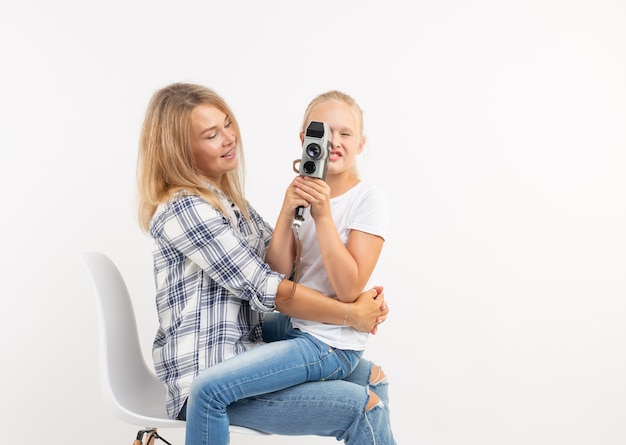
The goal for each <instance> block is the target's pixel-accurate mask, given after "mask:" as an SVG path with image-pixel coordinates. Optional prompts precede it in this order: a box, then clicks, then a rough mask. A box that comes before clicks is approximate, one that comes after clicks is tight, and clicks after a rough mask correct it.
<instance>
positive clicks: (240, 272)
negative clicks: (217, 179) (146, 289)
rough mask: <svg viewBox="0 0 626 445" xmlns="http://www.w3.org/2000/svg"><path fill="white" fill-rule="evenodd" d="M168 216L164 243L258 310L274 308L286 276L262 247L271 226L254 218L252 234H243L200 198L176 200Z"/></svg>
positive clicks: (162, 232)
mask: <svg viewBox="0 0 626 445" xmlns="http://www.w3.org/2000/svg"><path fill="white" fill-rule="evenodd" d="M164 216H165V218H164V220H163V224H162V226H161V233H160V237H161V239H162V240H163V241H165V242H168V243H169V244H170V245H171V247H173V248H174V249H176V250H177V251H178V252H180V253H181V254H183V255H184V256H185V257H187V258H189V259H190V260H191V261H193V263H195V264H196V265H198V267H200V268H201V269H202V270H203V271H204V273H206V274H208V275H209V277H210V278H211V279H212V280H213V281H214V282H215V283H216V284H217V285H219V286H222V287H224V288H226V289H228V291H229V293H231V294H232V295H234V296H237V297H238V298H241V299H243V300H247V301H249V302H250V305H251V307H252V309H254V310H256V311H260V312H268V311H272V310H274V308H275V303H274V299H275V297H276V293H277V290H278V284H279V283H280V281H281V280H282V279H283V278H284V275H282V274H279V273H278V272H274V271H272V270H271V269H270V267H269V266H268V265H267V264H266V263H265V262H263V259H262V255H263V254H264V252H259V251H258V250H257V249H258V246H259V245H264V244H265V239H264V238H266V237H267V236H268V235H267V234H266V233H265V232H266V231H267V230H266V228H261V227H258V226H256V223H255V222H254V221H253V226H254V227H251V231H250V233H249V234H245V235H243V234H241V233H240V232H239V231H237V230H235V229H234V228H233V226H232V225H231V224H230V222H229V221H228V220H227V218H225V217H224V216H223V215H222V214H221V213H220V212H219V211H218V210H217V209H215V208H214V207H213V206H211V205H210V204H209V203H208V202H206V201H205V200H203V199H202V198H200V197H198V196H183V197H181V198H178V199H176V200H174V201H173V202H172V203H171V206H170V208H169V209H168V210H167V211H166V215H164ZM257 221H258V220H257ZM259 242H260V243H259Z"/></svg>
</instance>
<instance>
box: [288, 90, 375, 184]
mask: <svg viewBox="0 0 626 445" xmlns="http://www.w3.org/2000/svg"><path fill="white" fill-rule="evenodd" d="M330 101H338V102H343V103H345V104H346V105H348V106H349V107H350V108H352V114H353V115H354V119H355V121H356V127H357V128H356V132H357V134H356V135H357V137H359V138H362V139H365V135H364V134H363V110H362V109H361V107H360V106H359V104H358V103H357V102H356V100H354V98H353V97H352V96H350V95H348V94H346V93H343V92H341V91H338V90H331V91H327V92H326V93H322V94H320V95H319V96H317V97H315V98H314V99H313V100H312V101H311V102H309V105H308V106H307V107H306V110H305V111H304V119H303V121H302V128H301V130H300V131H306V127H307V125H308V124H309V121H310V118H309V116H310V115H311V111H312V110H313V108H314V107H315V106H316V105H319V104H321V103H324V102H330ZM352 174H353V175H354V176H355V177H356V178H358V177H359V170H358V167H357V164H356V162H355V163H354V164H353V165H352Z"/></svg>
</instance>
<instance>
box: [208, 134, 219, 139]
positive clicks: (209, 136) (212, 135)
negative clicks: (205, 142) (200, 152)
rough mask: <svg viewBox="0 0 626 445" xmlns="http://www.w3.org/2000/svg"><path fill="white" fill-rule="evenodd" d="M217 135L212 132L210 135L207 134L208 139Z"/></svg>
mask: <svg viewBox="0 0 626 445" xmlns="http://www.w3.org/2000/svg"><path fill="white" fill-rule="evenodd" d="M216 136H217V133H211V134H209V135H207V137H206V138H207V139H215V137H216Z"/></svg>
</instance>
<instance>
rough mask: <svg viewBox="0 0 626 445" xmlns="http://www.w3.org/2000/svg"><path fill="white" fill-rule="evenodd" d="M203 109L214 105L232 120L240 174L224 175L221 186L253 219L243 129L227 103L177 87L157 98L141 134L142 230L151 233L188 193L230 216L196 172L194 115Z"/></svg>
mask: <svg viewBox="0 0 626 445" xmlns="http://www.w3.org/2000/svg"><path fill="white" fill-rule="evenodd" d="M198 105H211V106H214V107H216V108H217V109H219V110H220V111H222V112H223V113H224V114H226V115H227V116H229V117H230V121H231V124H232V126H233V127H234V130H235V132H236V135H237V155H238V156H239V163H238V166H237V168H236V169H234V170H231V171H229V172H227V173H226V174H224V175H223V176H222V179H221V184H220V185H219V188H220V190H221V191H222V192H223V193H224V194H226V195H227V196H228V197H229V198H230V199H231V200H232V201H233V202H234V203H235V204H236V205H237V206H238V207H239V209H240V210H241V211H242V213H243V214H244V216H245V217H246V218H247V219H249V213H248V204H247V201H246V199H245V197H244V174H243V172H244V159H243V146H242V142H241V132H240V130H239V124H238V123H237V120H236V119H235V115H234V114H233V112H232V110H231V109H230V107H229V106H228V104H226V101H224V99H223V98H222V97H221V96H220V95H218V94H217V93H216V92H214V91H212V90H211V89H209V88H206V87H204V86H201V85H195V84H190V83H174V84H171V85H169V86H167V87H164V88H162V89H160V90H158V91H157V92H156V93H154V95H153V96H152V99H151V100H150V103H149V105H148V109H147V111H146V116H145V119H144V122H143V126H142V129H141V136H140V140H139V155H138V159H137V186H138V190H139V208H138V213H139V215H138V216H139V225H140V227H141V229H142V230H144V231H146V232H148V231H149V230H150V221H151V220H152V217H153V215H154V212H155V211H156V209H157V207H158V206H159V204H161V203H164V202H166V201H168V200H169V199H170V198H171V197H172V195H173V194H174V193H177V192H180V191H183V192H185V193H188V194H193V195H198V196H201V197H202V198H204V199H205V200H206V201H208V202H209V203H210V204H211V205H213V206H214V207H215V208H217V209H218V210H220V211H221V212H222V213H224V214H226V212H225V209H224V208H223V206H222V204H221V202H220V199H219V198H218V196H217V195H216V192H215V191H214V190H213V189H212V188H209V187H207V181H206V179H204V178H203V177H202V175H201V174H200V172H199V170H198V168H197V167H196V163H195V158H194V156H193V151H192V148H191V143H190V130H191V112H192V111H193V109H194V108H196V107H197V106H198Z"/></svg>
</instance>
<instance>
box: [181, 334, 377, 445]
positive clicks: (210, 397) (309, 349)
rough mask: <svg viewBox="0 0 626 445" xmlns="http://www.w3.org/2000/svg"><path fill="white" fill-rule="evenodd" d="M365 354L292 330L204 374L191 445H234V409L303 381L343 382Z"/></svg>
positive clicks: (194, 399) (192, 399)
mask: <svg viewBox="0 0 626 445" xmlns="http://www.w3.org/2000/svg"><path fill="white" fill-rule="evenodd" d="M361 354H362V351H344V350H340V349H335V348H331V347H329V346H328V345H326V344H325V343H323V342H321V341H319V340H318V339H316V338H315V337H313V336H311V335H310V334H307V333H303V332H301V331H299V330H297V329H291V330H289V331H288V333H287V340H283V341H276V342H273V343H268V344H265V345H262V346H258V347H255V348H252V349H251V350H248V351H247V352H245V353H243V354H240V355H237V356H235V357H233V358H230V359H228V360H225V361H223V362H221V363H218V364H217V365H214V366H211V367H209V368H207V369H205V370H203V371H202V372H200V374H199V375H198V376H197V377H196V379H195V380H194V382H193V384H192V386H191V391H190V394H189V398H188V399H187V406H186V421H187V428H186V441H185V443H186V444H187V445H205V444H211V445H226V444H228V440H229V437H228V425H229V417H228V415H227V411H226V408H227V406H228V405H230V404H231V403H233V402H236V401H237V400H241V399H244V398H246V397H251V396H257V395H261V394H267V393H270V392H273V391H278V390H281V389H284V388H288V387H291V386H294V385H298V384H300V383H303V382H315V381H322V380H335V379H342V378H344V377H346V376H347V375H348V374H350V372H352V370H353V369H354V368H355V367H356V366H357V364H358V362H359V359H360V357H361ZM324 383H326V382H324ZM359 389H360V391H362V392H364V389H363V388H362V387H360V388H359ZM324 390H326V388H324ZM365 395H366V394H365ZM335 396H337V395H336V394H335ZM365 401H366V398H365ZM338 402H340V403H343V402H342V401H341V400H338ZM312 403H315V402H312ZM364 404H365V403H363V405H364ZM308 406H309V402H305V403H304V404H303V406H302V408H303V409H304V410H305V411H306V409H307V408H308ZM361 409H363V408H362V407H361ZM257 415H258V413H257ZM305 417H307V418H309V421H310V420H311V419H310V417H309V416H308V415H306V416H305Z"/></svg>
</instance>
